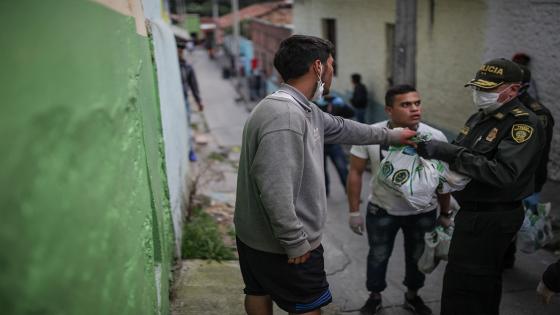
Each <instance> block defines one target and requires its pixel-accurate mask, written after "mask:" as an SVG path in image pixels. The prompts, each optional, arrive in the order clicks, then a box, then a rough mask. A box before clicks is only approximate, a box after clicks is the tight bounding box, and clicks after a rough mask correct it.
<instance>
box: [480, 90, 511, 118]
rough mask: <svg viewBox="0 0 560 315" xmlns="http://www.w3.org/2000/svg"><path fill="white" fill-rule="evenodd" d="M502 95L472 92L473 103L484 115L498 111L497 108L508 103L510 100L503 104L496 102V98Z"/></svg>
mask: <svg viewBox="0 0 560 315" xmlns="http://www.w3.org/2000/svg"><path fill="white" fill-rule="evenodd" d="M506 90H507V89H505V90H503V91H502V93H503V92H504V91H506ZM502 93H491V92H484V91H479V90H473V91H472V96H473V103H474V105H476V107H477V108H478V109H482V110H483V111H484V112H485V113H490V112H493V111H494V110H496V109H498V107H500V106H502V105H503V104H505V103H507V102H509V101H510V99H509V98H508V99H506V100H504V101H503V102H498V98H500V94H502Z"/></svg>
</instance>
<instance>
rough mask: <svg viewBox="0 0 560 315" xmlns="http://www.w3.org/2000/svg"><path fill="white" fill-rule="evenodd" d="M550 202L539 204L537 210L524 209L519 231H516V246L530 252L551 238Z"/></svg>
mask: <svg viewBox="0 0 560 315" xmlns="http://www.w3.org/2000/svg"><path fill="white" fill-rule="evenodd" d="M549 214H550V202H548V203H545V204H542V203H541V204H539V205H538V206H537V212H536V213H535V212H533V210H531V209H525V218H524V219H523V224H522V225H521V229H520V230H519V233H517V246H518V247H519V250H520V251H522V252H524V253H527V254H531V253H534V252H535V251H537V249H539V248H541V247H543V246H544V245H546V244H547V243H548V242H550V241H551V240H552V238H553V234H552V226H551V219H550V216H549Z"/></svg>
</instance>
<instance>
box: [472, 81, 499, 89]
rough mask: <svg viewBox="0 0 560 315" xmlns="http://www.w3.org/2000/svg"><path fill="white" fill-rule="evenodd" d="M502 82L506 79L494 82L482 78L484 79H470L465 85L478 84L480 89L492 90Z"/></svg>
mask: <svg viewBox="0 0 560 315" xmlns="http://www.w3.org/2000/svg"><path fill="white" fill-rule="evenodd" d="M502 84H504V81H502V82H492V81H486V80H482V79H472V80H470V81H469V83H467V84H465V87H467V86H476V87H477V88H479V89H483V90H491V89H493V88H496V87H498V86H500V85H502Z"/></svg>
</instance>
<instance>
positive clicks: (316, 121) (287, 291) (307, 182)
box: [234, 35, 416, 315]
mask: <svg viewBox="0 0 560 315" xmlns="http://www.w3.org/2000/svg"><path fill="white" fill-rule="evenodd" d="M333 52H334V47H333V45H332V44H331V43H330V42H329V41H326V40H323V39H320V38H317V37H312V36H303V35H294V36H291V37H289V38H287V39H285V40H284V41H282V43H281V44H280V48H279V49H278V51H277V52H276V55H275V57H274V66H275V68H276V69H277V70H278V72H279V73H280V75H281V77H282V79H283V81H284V82H285V83H284V84H282V86H281V87H280V89H279V90H278V91H276V92H275V93H273V94H271V95H269V96H267V97H266V98H265V99H263V100H262V101H261V102H260V103H259V104H258V105H257V107H255V109H254V110H253V112H252V113H251V115H250V116H249V118H248V120H247V122H246V123H245V128H244V130H243V142H242V147H241V157H240V162H239V173H238V179H237V198H236V204H235V217H234V222H235V228H236V234H237V250H238V253H239V264H240V267H241V273H242V276H243V281H244V282H245V290H244V291H245V294H246V296H245V310H246V312H247V314H249V315H257V314H259V315H260V314H263V315H264V314H272V301H274V302H276V304H277V305H278V306H279V307H280V308H282V309H283V310H285V311H287V312H289V313H290V314H320V309H321V307H322V306H324V305H327V304H329V303H330V302H331V300H332V298H331V293H330V291H329V285H328V283H327V281H326V275H325V272H324V264H323V248H322V246H321V234H322V231H323V228H324V225H325V220H326V214H327V213H326V208H327V200H326V192H325V183H324V180H325V178H324V175H323V174H324V170H323V168H324V164H323V146H324V144H325V143H345V144H399V143H402V144H412V142H411V141H410V140H409V138H411V137H412V136H414V135H415V134H416V132H414V131H412V130H408V129H403V130H389V129H387V128H380V127H373V126H369V125H365V124H360V123H357V122H354V121H351V120H346V119H343V118H340V117H334V116H331V115H329V114H327V113H324V112H322V111H321V110H320V109H319V108H317V107H316V106H314V105H313V104H311V102H310V101H311V100H314V99H317V98H319V97H321V96H322V95H326V94H328V93H329V88H330V85H331V81H332V76H333V62H334V60H333V57H332V55H333Z"/></svg>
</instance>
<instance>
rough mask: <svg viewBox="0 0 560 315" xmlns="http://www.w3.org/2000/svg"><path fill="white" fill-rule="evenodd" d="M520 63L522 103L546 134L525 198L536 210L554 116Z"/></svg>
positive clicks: (507, 262)
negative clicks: (532, 186) (532, 183)
mask: <svg viewBox="0 0 560 315" xmlns="http://www.w3.org/2000/svg"><path fill="white" fill-rule="evenodd" d="M518 65H519V67H520V68H521V70H522V71H523V79H522V81H521V89H520V90H519V96H518V99H519V101H520V102H521V103H523V105H524V106H525V108H527V109H528V110H530V111H532V112H533V113H535V115H537V117H538V118H539V121H540V123H541V127H542V128H543V129H544V134H545V142H544V149H543V152H542V154H541V157H540V161H539V164H538V166H537V171H536V173H535V192H534V193H533V194H532V195H530V196H529V197H527V198H525V200H523V202H524V203H525V206H526V207H527V208H530V209H535V210H536V208H537V206H538V204H539V200H540V196H539V195H540V192H541V191H542V188H543V186H544V183H545V182H546V180H547V178H548V155H549V153H550V143H551V142H552V131H553V129H554V118H553V117H552V114H551V113H550V110H548V108H546V107H545V106H544V105H542V104H541V103H539V102H538V101H537V100H536V99H535V98H534V97H533V96H532V95H531V94H530V93H529V88H530V86H531V71H530V70H529V68H527V67H526V66H524V65H521V64H518ZM515 243H516V242H515V240H514V241H513V242H512V243H511V244H510V246H509V247H508V250H507V251H506V255H505V258H504V269H509V268H512V267H513V265H514V263H515V251H516V246H515Z"/></svg>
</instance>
